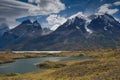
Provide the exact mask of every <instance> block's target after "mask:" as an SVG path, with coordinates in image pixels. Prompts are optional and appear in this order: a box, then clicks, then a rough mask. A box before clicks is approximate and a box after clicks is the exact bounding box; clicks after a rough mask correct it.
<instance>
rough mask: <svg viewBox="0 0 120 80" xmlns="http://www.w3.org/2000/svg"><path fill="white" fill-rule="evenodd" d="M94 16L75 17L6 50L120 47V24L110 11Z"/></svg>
mask: <svg viewBox="0 0 120 80" xmlns="http://www.w3.org/2000/svg"><path fill="white" fill-rule="evenodd" d="M92 16H94V17H91V18H90V16H89V17H85V18H84V17H83V16H82V18H81V16H74V17H72V18H71V19H68V20H67V21H66V22H65V23H64V24H62V25H61V26H59V27H58V28H57V29H56V30H55V31H53V32H52V33H50V34H48V35H39V36H37V37H33V38H29V40H26V39H24V42H21V43H17V44H14V45H13V44H12V46H11V47H9V46H10V45H8V46H7V47H5V48H3V49H4V50H6V49H10V50H38V51H39V50H46V51H47V50H59V51H60V50H63V51H64V50H68V51H69V50H70V51H71V50H85V49H92V48H109V47H110V48H113V47H119V46H120V43H119V42H120V38H119V37H120V36H119V34H120V23H119V22H118V21H116V20H115V18H114V17H112V16H111V15H109V14H104V15H92ZM28 22H29V21H28ZM29 23H30V22H29ZM33 23H34V22H33ZM38 26H39V25H38V24H37V26H36V27H38ZM35 35H36V32H35ZM25 40H26V41H25ZM18 44H19V45H18Z"/></svg>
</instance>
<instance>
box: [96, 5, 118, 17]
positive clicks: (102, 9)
mask: <svg viewBox="0 0 120 80" xmlns="http://www.w3.org/2000/svg"><path fill="white" fill-rule="evenodd" d="M112 6H114V5H113V4H104V5H102V6H101V7H100V8H99V10H98V13H108V14H111V15H113V14H115V13H117V12H118V11H119V9H118V8H114V9H111V8H110V7H112Z"/></svg>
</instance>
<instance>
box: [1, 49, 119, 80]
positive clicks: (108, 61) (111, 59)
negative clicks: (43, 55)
mask: <svg viewBox="0 0 120 80" xmlns="http://www.w3.org/2000/svg"><path fill="white" fill-rule="evenodd" d="M72 53H73V54H75V53H77V52H72ZM72 53H71V54H72ZM67 54H68V55H69V53H67ZM81 54H83V55H86V56H93V57H94V58H93V59H91V60H71V61H58V62H44V63H42V64H40V65H42V66H45V65H47V67H48V68H49V69H47V70H44V71H36V72H31V73H25V74H18V75H16V76H15V75H13V76H6V75H1V76H0V80H120V49H106V50H104V49H99V50H88V51H84V52H81ZM79 56H80V55H79ZM60 65H65V66H60ZM56 66H60V67H56ZM40 67H41V66H40Z"/></svg>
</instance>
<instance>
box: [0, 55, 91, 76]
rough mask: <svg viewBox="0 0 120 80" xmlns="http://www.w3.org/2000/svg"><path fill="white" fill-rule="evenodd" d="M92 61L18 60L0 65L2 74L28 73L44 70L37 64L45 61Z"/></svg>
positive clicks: (71, 58) (67, 58) (77, 58)
mask: <svg viewBox="0 0 120 80" xmlns="http://www.w3.org/2000/svg"><path fill="white" fill-rule="evenodd" d="M85 59H90V57H88V56H81V57H41V58H28V59H17V60H16V61H15V62H12V63H6V64H0V74H6V73H26V72H32V71H38V70H44V69H43V68H38V67H36V66H35V64H37V63H42V62H45V61H60V60H64V61H65V60H85Z"/></svg>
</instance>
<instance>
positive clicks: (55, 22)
mask: <svg viewBox="0 0 120 80" xmlns="http://www.w3.org/2000/svg"><path fill="white" fill-rule="evenodd" d="M66 20H67V19H66V18H64V17H61V16H59V15H56V14H52V15H50V16H49V17H48V18H47V22H48V25H50V26H51V30H55V29H57V28H58V27H59V26H60V25H62V24H63V23H65V22H66Z"/></svg>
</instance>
